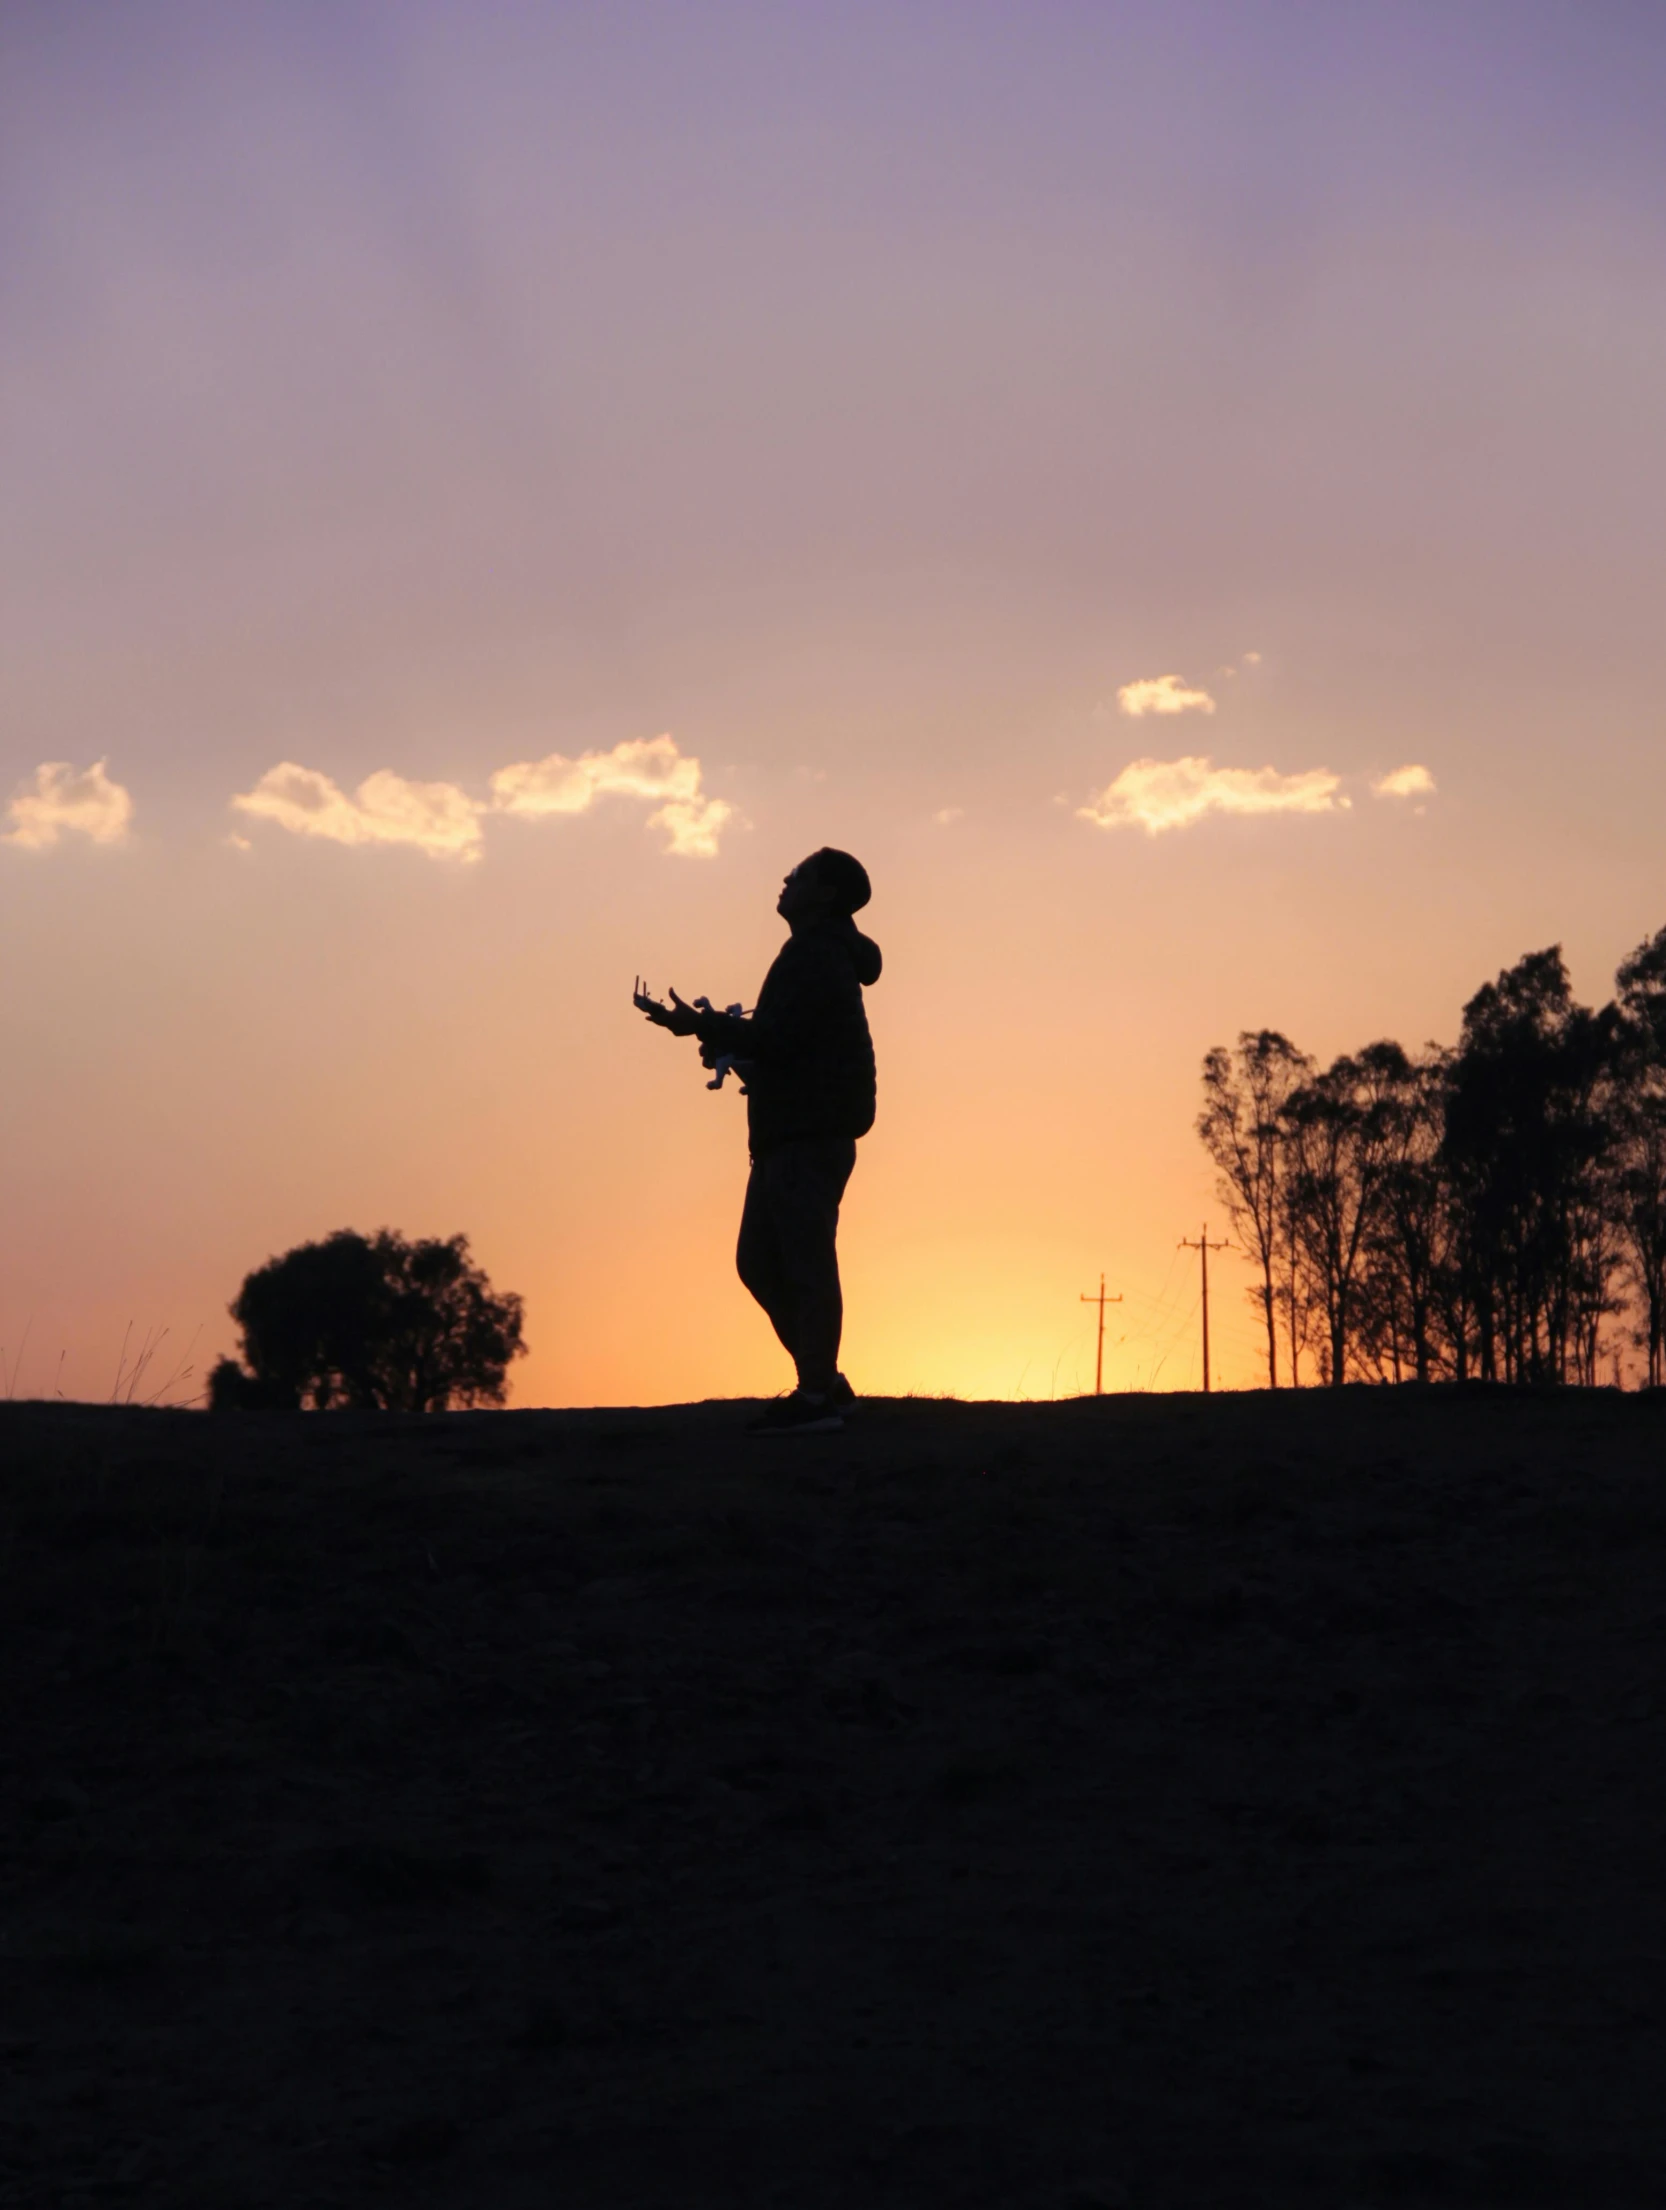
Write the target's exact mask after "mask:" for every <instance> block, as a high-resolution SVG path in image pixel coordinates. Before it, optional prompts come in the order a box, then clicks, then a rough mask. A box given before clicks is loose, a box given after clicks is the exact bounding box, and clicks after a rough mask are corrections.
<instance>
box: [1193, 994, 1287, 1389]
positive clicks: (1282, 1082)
mask: <svg viewBox="0 0 1666 2210" xmlns="http://www.w3.org/2000/svg"><path fill="white" fill-rule="evenodd" d="M1313 1071H1314V1062H1313V1061H1312V1060H1311V1059H1310V1058H1309V1057H1308V1056H1307V1054H1306V1053H1305V1052H1302V1051H1298V1050H1297V1049H1296V1047H1295V1045H1294V1044H1293V1043H1291V1041H1290V1040H1289V1038H1288V1037H1287V1036H1281V1035H1280V1034H1279V1032H1278V1030H1277V1029H1276V1028H1259V1029H1246V1030H1245V1031H1244V1032H1243V1034H1242V1035H1240V1036H1239V1038H1238V1041H1237V1043H1236V1045H1235V1046H1234V1047H1233V1049H1232V1050H1231V1051H1230V1052H1228V1051H1226V1050H1225V1049H1224V1048H1223V1047H1222V1046H1221V1045H1219V1044H1217V1045H1216V1046H1215V1048H1214V1049H1213V1050H1212V1051H1211V1052H1209V1054H1208V1055H1207V1057H1206V1058H1205V1059H1204V1062H1203V1110H1202V1111H1201V1112H1200V1113H1199V1114H1198V1118H1197V1132H1198V1135H1199V1136H1200V1137H1201V1139H1202V1141H1203V1146H1204V1148H1205V1150H1206V1151H1207V1152H1208V1153H1209V1156H1210V1158H1211V1159H1213V1160H1214V1162H1215V1166H1216V1169H1217V1172H1218V1174H1219V1188H1220V1194H1221V1199H1222V1202H1223V1203H1224V1204H1225V1206H1226V1208H1227V1210H1228V1212H1229V1213H1230V1215H1231V1218H1232V1225H1233V1227H1234V1229H1235V1230H1236V1231H1237V1236H1238V1242H1239V1245H1240V1248H1241V1249H1243V1250H1245V1251H1247V1252H1249V1254H1250V1255H1251V1256H1252V1257H1253V1259H1254V1260H1255V1263H1256V1265H1257V1266H1258V1267H1259V1268H1260V1270H1261V1280H1260V1283H1259V1285H1258V1286H1257V1287H1256V1288H1254V1289H1252V1290H1251V1292H1250V1296H1251V1299H1252V1301H1253V1302H1254V1303H1255V1304H1256V1305H1257V1306H1258V1307H1259V1309H1260V1312H1261V1315H1262V1320H1263V1322H1264V1324H1265V1327H1266V1331H1267V1386H1268V1388H1269V1389H1276V1388H1277V1387H1278V1296H1277V1287H1276V1283H1275V1276H1276V1275H1277V1274H1278V1272H1279V1269H1280V1264H1281V1260H1285V1259H1287V1258H1288V1257H1289V1255H1290V1247H1289V1236H1288V1225H1289V1210H1288V1203H1287V1192H1286V1186H1285V1184H1286V1175H1285V1152H1286V1140H1285V1131H1284V1127H1283V1121H1282V1115H1283V1112H1284V1108H1285V1106H1286V1105H1287V1104H1288V1103H1289V1101H1290V1098H1291V1096H1292V1094H1293V1093H1294V1092H1295V1091H1296V1090H1297V1089H1299V1088H1300V1087H1301V1086H1302V1084H1303V1083H1304V1082H1307V1081H1309V1080H1311V1078H1312V1075H1313ZM1297 1345H1298V1337H1297V1334H1296V1331H1295V1313H1294V1308H1293V1306H1292V1311H1291V1339H1290V1349H1291V1359H1290V1378H1291V1385H1292V1387H1293V1386H1294V1385H1295V1383H1296V1381H1297V1378H1298V1375H1297Z"/></svg>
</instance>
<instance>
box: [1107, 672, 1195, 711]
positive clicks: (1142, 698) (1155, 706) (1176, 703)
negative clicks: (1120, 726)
mask: <svg viewBox="0 0 1666 2210" xmlns="http://www.w3.org/2000/svg"><path fill="white" fill-rule="evenodd" d="M1116 702H1117V705H1118V706H1119V707H1120V708H1121V710H1122V711H1123V713H1125V714H1130V715H1132V717H1133V718H1134V720H1136V721H1142V720H1143V719H1144V718H1145V716H1146V715H1147V714H1212V713H1213V712H1214V711H1215V701H1214V700H1213V699H1212V698H1211V697H1210V696H1209V693H1208V692H1207V691H1190V690H1188V689H1187V688H1186V683H1185V679H1184V677H1182V676H1178V675H1148V676H1145V677H1143V678H1142V679H1141V680H1140V681H1139V682H1137V683H1124V684H1123V686H1122V688H1121V689H1120V690H1119V691H1118V692H1117V694H1116Z"/></svg>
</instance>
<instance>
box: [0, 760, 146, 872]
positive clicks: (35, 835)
mask: <svg viewBox="0 0 1666 2210" xmlns="http://www.w3.org/2000/svg"><path fill="white" fill-rule="evenodd" d="M106 765H107V763H106V762H105V761H103V760H95V761H94V762H93V764H92V766H91V767H89V768H84V769H81V770H80V771H79V772H78V771H77V770H76V769H75V768H73V767H72V766H71V765H70V764H69V762H68V761H67V760H45V761H43V762H42V763H41V765H40V766H39V767H37V768H36V769H35V771H34V773H33V774H32V775H31V776H29V777H27V778H26V779H25V780H24V781H23V782H21V783H19V785H18V786H17V789H16V791H15V792H14V793H13V795H12V800H11V803H10V805H9V806H8V807H7V808H6V820H7V823H8V826H7V828H6V830H5V831H4V841H5V842H6V843H8V844H21V845H23V846H24V847H25V848H26V849H28V850H31V851H37V852H40V851H47V850H49V849H50V848H51V846H53V845H54V844H56V843H57V842H58V840H59V838H60V837H62V836H65V835H68V836H72V837H76V836H84V837H86V838H88V839H89V840H90V841H91V842H92V843H94V844H120V843H121V842H122V840H123V838H124V837H125V836H126V835H127V828H128V823H129V822H130V821H131V820H132V818H133V800H132V797H131V796H130V795H129V793H128V792H127V791H126V790H124V789H123V788H122V786H121V784H120V783H116V782H112V781H111V779H110V777H109V775H108V773H107V772H106Z"/></svg>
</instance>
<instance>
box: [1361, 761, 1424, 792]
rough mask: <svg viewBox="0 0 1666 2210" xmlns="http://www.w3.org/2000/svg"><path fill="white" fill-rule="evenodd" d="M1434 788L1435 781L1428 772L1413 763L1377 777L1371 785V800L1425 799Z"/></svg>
mask: <svg viewBox="0 0 1666 2210" xmlns="http://www.w3.org/2000/svg"><path fill="white" fill-rule="evenodd" d="M1434 787H1435V779H1434V777H1433V776H1432V775H1431V774H1430V773H1429V770H1428V769H1427V768H1426V767H1420V766H1418V765H1417V764H1416V763H1415V762H1413V763H1411V764H1410V765H1408V766H1406V767H1397V768H1395V769H1394V770H1393V771H1392V772H1391V773H1389V774H1387V775H1382V776H1379V777H1378V779H1377V780H1376V782H1374V783H1373V784H1372V785H1371V795H1372V797H1373V798H1427V797H1429V796H1430V795H1431V794H1432V793H1433V791H1434Z"/></svg>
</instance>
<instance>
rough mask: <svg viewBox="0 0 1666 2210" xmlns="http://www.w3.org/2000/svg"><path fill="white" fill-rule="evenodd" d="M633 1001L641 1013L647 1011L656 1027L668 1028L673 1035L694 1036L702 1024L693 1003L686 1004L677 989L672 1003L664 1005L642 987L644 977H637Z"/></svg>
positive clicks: (673, 993)
mask: <svg viewBox="0 0 1666 2210" xmlns="http://www.w3.org/2000/svg"><path fill="white" fill-rule="evenodd" d="M631 1003H632V1004H633V1005H634V1006H635V1007H636V1009H637V1011H638V1012H639V1013H646V1014H647V1016H648V1018H649V1020H651V1021H652V1022H653V1024H654V1026H655V1027H656V1028H668V1029H669V1030H670V1031H671V1033H672V1035H673V1036H692V1035H693V1034H694V1031H695V1029H696V1028H697V1027H698V1026H699V1025H700V1016H699V1014H698V1013H696V1011H695V1010H694V1008H693V1006H692V1005H685V1004H684V1003H683V1001H682V999H681V998H680V997H678V995H677V993H676V991H675V990H673V991H672V992H671V1003H670V1004H669V1005H662V1004H661V1003H660V1001H659V999H658V998H654V997H650V996H649V995H648V993H647V991H646V990H645V989H644V988H643V987H642V977H641V976H640V975H638V976H637V978H636V988H635V989H634V990H633V991H632V993H631Z"/></svg>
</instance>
